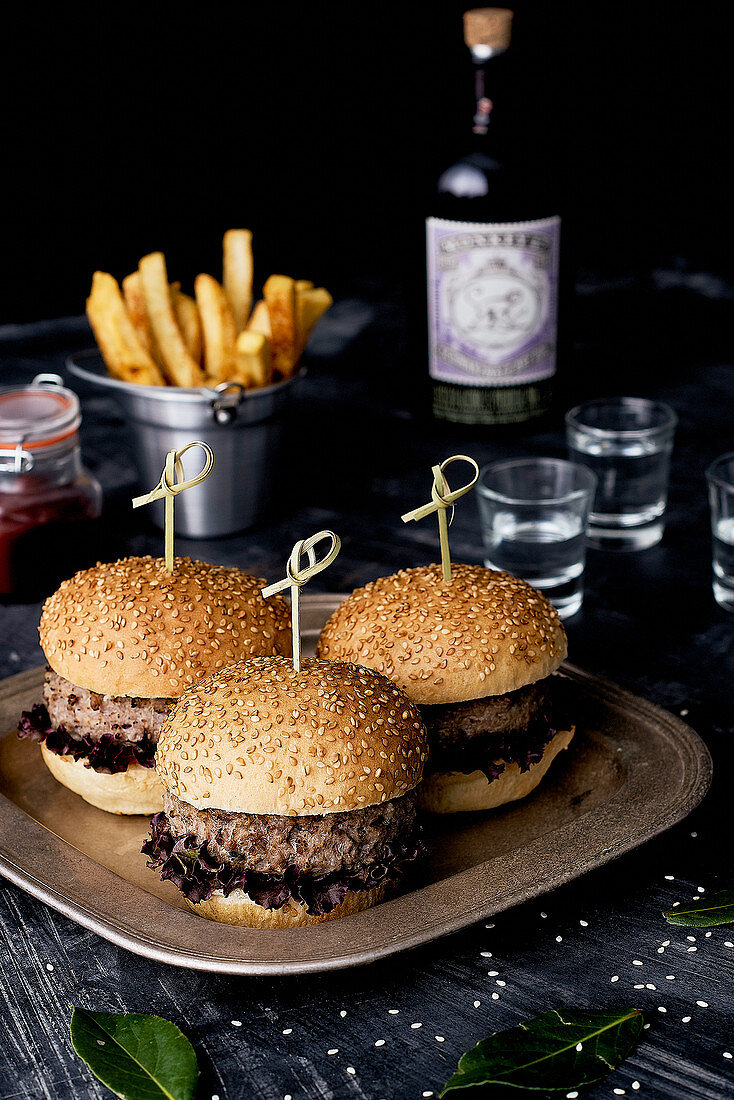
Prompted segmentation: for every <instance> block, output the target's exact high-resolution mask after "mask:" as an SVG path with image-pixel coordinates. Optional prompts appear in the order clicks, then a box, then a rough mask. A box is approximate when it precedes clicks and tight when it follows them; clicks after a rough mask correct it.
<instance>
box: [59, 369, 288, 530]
mask: <svg viewBox="0 0 734 1100" xmlns="http://www.w3.org/2000/svg"><path fill="white" fill-rule="evenodd" d="M66 365H67V367H68V369H69V372H70V373H71V374H73V375H74V376H75V377H76V378H80V379H82V380H83V381H84V382H87V383H89V384H91V385H93V386H96V387H98V388H101V389H105V390H107V391H108V392H109V394H110V396H111V397H114V399H115V401H117V403H118V404H119V405H120V407H121V408H122V410H123V412H124V414H125V417H126V419H127V422H128V425H129V428H130V443H131V447H132V452H133V458H134V461H135V464H136V466H137V469H138V475H139V478H140V485H141V487H142V488H143V489H147V488H152V487H153V486H154V485H155V484H156V483H157V482H158V480H159V479H160V476H161V468H162V463H163V461H164V459H165V457H166V453H167V452H168V451H170V450H173V449H176V450H178V449H180V448H181V447H183V446H184V445H185V444H186V443H188V442H189V440H191V439H203V440H204V441H205V442H206V443H208V444H209V446H210V447H211V448H212V450H213V451H214V455H215V459H216V462H215V466H214V469H213V470H212V473H211V474H210V476H209V477H208V478H207V480H206V481H205V482H203V483H202V484H201V485H197V486H196V487H195V488H193V489H190V490H189V491H188V492H186V493H182V494H181V495H180V496H179V497H178V498H177V500H176V509H175V517H176V534H177V535H181V536H182V537H184V538H193V539H204V538H216V537H218V536H219V535H230V534H232V533H233V532H235V531H242V530H244V529H245V528H247V527H252V526H253V525H254V524H255V523H257V522H258V520H259V519H261V518H262V516H263V515H264V513H265V511H266V508H267V505H268V502H269V498H270V494H271V491H272V484H273V480H272V475H273V471H274V469H275V466H276V462H277V457H278V452H279V448H280V441H281V436H282V434H283V427H284V413H285V410H286V407H287V405H288V403H289V401H290V398H291V396H292V394H293V386H294V383H295V382H297V380H298V378H299V377H300V375H295V376H294V377H293V378H289V379H287V380H286V381H284V382H276V383H275V384H274V385H272V386H263V387H262V389H252V390H246V389H244V387H242V386H240V385H238V384H236V383H229V382H223V383H222V384H221V385H220V386H217V387H216V389H206V388H202V389H195V390H194V389H192V390H186V389H177V388H176V387H175V386H165V387H164V386H136V385H133V384H131V383H129V382H120V381H118V380H117V379H116V378H110V377H109V375H108V374H107V373H106V369H105V366H104V364H103V362H102V359H101V356H100V355H99V354H98V353H97V352H82V353H80V354H77V355H73V356H71V357H70V358H69V359H67V363H66ZM300 373H303V372H300ZM191 461H192V469H191V470H190V471H189V470H188V468H187V471H186V473H187V476H189V475H190V474H191V473H195V472H196V470H194V469H193V465H194V464H195V463H196V461H197V459H196V456H194V457H193V458H192V460H191ZM150 515H151V518H152V519H153V521H154V522H155V523H156V524H157V525H158V526H159V527H163V503H162V502H157V503H155V504H154V505H152V507H151V509H150Z"/></svg>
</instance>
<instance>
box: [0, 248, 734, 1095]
mask: <svg viewBox="0 0 734 1100" xmlns="http://www.w3.org/2000/svg"><path fill="white" fill-rule="evenodd" d="M579 291H580V293H579V298H578V306H579V308H578V310H577V318H576V327H575V335H576V348H575V352H574V358H573V364H572V365H571V361H570V360H568V361H567V362H566V363H564V364H562V370H563V372H564V373H563V375H562V383H561V389H560V392H559V395H558V402H557V410H556V413H555V414H554V416H552V417H551V418H550V420H549V421H548V422H547V423H545V424H542V425H540V426H538V427H531V428H529V429H527V430H525V431H521V432H519V433H518V434H516V435H514V436H513V435H512V434H509V435H507V436H506V437H505V435H503V434H501V433H497V432H493V431H491V430H489V429H486V430H463V429H454V428H451V427H449V426H447V425H441V424H436V423H432V422H431V421H430V419H429V418H427V417H424V416H422V415H421V414H420V413H419V412H417V411H416V410H417V409H418V408H419V402H418V401H417V400H416V382H415V375H414V374H411V372H409V371H408V370H406V368H405V366H404V360H403V357H402V347H401V333H402V326H401V315H400V312H399V311H398V309H397V308H396V307H395V306H394V305H391V304H387V303H385V302H384V301H380V300H378V299H377V298H375V299H370V298H369V297H368V296H366V297H365V298H363V299H360V300H354V301H348V302H342V303H339V304H338V305H337V306H336V307H335V308H334V310H333V311H332V313H331V314H330V315H329V316H328V318H327V319H326V320H325V321H324V322H323V325H322V327H321V328H320V330H319V331H318V332H317V334H316V335H315V337H314V341H313V345H312V348H311V356H310V359H311V362H310V371H309V374H308V376H307V378H306V380H305V381H304V383H303V384H302V389H301V393H300V398H299V402H298V412H299V415H298V418H297V419H296V420H295V421H294V422H293V424H292V425H291V434H290V441H291V446H290V453H291V456H292V457H293V459H294V461H293V462H292V463H291V464H290V467H289V468H287V469H286V470H285V471H282V470H281V471H275V470H274V471H273V484H272V495H273V499H274V501H275V502H276V508H275V511H274V514H273V516H272V517H271V519H270V520H269V521H268V522H267V523H265V524H263V525H261V526H260V527H258V528H257V529H256V530H254V531H251V532H248V533H246V534H243V535H239V536H236V537H232V538H229V539H221V540H217V541H213V542H198V543H192V542H188V543H187V542H184V541H182V540H179V541H178V543H177V548H178V550H179V551H181V552H184V553H190V554H192V555H198V556H200V557H203V558H206V559H209V560H212V561H218V562H223V563H236V564H238V565H241V566H243V567H245V568H247V569H248V570H251V571H253V572H256V573H258V574H260V575H262V576H267V577H272V578H276V577H280V576H281V575H282V570H283V562H284V560H285V557H286V555H287V553H288V552H289V550H290V548H291V546H292V543H293V542H294V540H295V539H296V538H297V537H301V536H304V535H306V534H309V533H311V532H312V531H314V530H317V529H319V528H321V527H324V526H329V527H333V528H334V529H335V530H336V531H338V532H339V534H340V535H341V537H342V539H343V550H342V553H341V555H340V557H339V558H338V560H337V561H336V563H335V564H334V565H333V566H332V568H331V569H330V571H329V572H328V574H323V575H322V576H321V577H319V578H318V579H317V581H318V582H319V583H318V585H317V587H320V588H322V589H327V588H328V589H337V590H340V591H344V592H345V593H346V592H348V591H350V590H351V589H352V588H353V587H354V586H355V585H357V584H359V583H363V582H365V581H367V580H369V579H371V578H373V577H375V576H377V575H379V574H380V573H385V572H390V571H392V570H394V569H396V568H398V567H402V566H409V565H414V564H420V563H425V562H428V561H431V560H435V559H436V557H437V546H436V537H435V532H434V528H433V526H432V525H431V524H430V523H423V524H411V525H410V526H404V525H403V524H402V523H401V522H400V518H399V517H400V514H401V513H402V512H403V511H405V510H406V509H407V508H409V507H411V506H414V505H416V504H418V503H420V502H421V501H423V499H424V497H426V491H427V487H428V485H429V481H430V473H429V468H430V466H431V464H432V463H433V462H434V461H436V460H438V459H441V458H443V457H445V456H447V455H449V454H451V453H454V452H456V451H464V452H468V453H470V454H473V455H474V456H475V457H476V458H477V460H478V461H479V462H484V461H488V460H490V459H493V458H496V457H498V456H502V455H505V454H520V453H527V454H552V455H562V454H563V453H564V445H563V436H562V431H561V424H562V413H563V410H564V408H566V407H568V405H569V404H570V403H572V402H573V401H576V400H577V399H582V398H584V397H586V396H590V395H601V394H608V393H624V392H629V393H633V394H647V395H651V396H656V397H659V398H662V399H664V400H667V401H669V402H670V403H671V404H672V405H673V406H674V407H675V408H676V410H677V412H678V414H679V417H680V426H679V430H678V435H677V440H676V449H675V456H674V462H673V474H672V483H671V491H670V504H669V511H668V520H667V528H666V532H665V537H664V540H663V542H662V543H661V544H660V545H659V546H658V547H655V548H653V549H651V550H647V551H644V552H640V553H632V554H610V553H600V552H593V551H592V552H590V553H589V558H588V563H587V574H586V580H587V589H586V599H585V603H584V606H583V609H582V611H581V612H580V613H579V614H578V615H577V616H575V617H574V618H573V619H571V620H570V621H569V622H568V624H567V627H568V634H569V641H570V653H571V657H572V659H573V660H574V662H575V663H577V664H579V665H581V666H583V667H585V668H587V669H589V670H591V671H593V672H595V673H598V674H600V675H603V676H605V677H608V678H610V679H613V680H616V681H617V682H618V683H620V684H623V685H624V686H626V687H628V688H630V689H632V690H633V691H636V692H638V693H639V694H642V695H644V696H646V697H648V698H650V699H652V700H654V701H655V702H657V703H660V704H662V705H663V706H665V707H668V708H669V709H670V710H672V711H673V712H674V713H676V714H679V715H683V716H685V718H686V720H687V721H688V722H689V723H690V724H691V725H693V727H694V728H695V729H697V730H698V731H699V733H700V734H701V735H702V736H703V738H704V739H705V740H706V742H707V743H708V745H709V747H710V749H711V751H712V754H713V757H714V765H715V778H714V785H713V788H712V790H711V793H710V794H709V796H708V798H707V799H706V800H705V802H704V803H703V805H702V806H701V807H700V808H699V809H698V810H697V811H696V812H695V813H694V814H693V815H692V816H691V817H690V818H688V819H687V820H686V821H684V822H683V823H682V824H680V825H678V826H676V827H675V828H674V829H672V830H670V831H669V832H668V833H667V834H665V835H663V836H661V837H659V838H658V839H656V840H655V841H652V842H650V843H648V844H647V845H645V846H643V847H642V848H640V849H638V850H636V851H635V852H633V853H632V854H630V855H628V856H626V857H624V858H623V859H621V860H619V861H618V862H617V863H615V864H612V865H609V866H606V867H604V868H602V869H601V870H599V871H596V872H594V873H592V874H591V875H589V876H587V877H585V878H583V879H581V880H578V881H576V882H575V883H573V884H571V885H569V886H566V887H564V888H563V889H561V890H558V891H556V892H555V893H552V894H550V895H548V896H546V897H544V898H542V899H541V900H540V901H537V902H532V903H529V904H527V905H525V906H523V907H521V908H519V909H517V910H514V911H512V912H508V913H505V914H504V915H502V916H499V917H497V918H496V919H495V920H494V921H493V922H492V923H489V924H485V923H481V924H479V925H477V926H476V927H474V928H471V929H470V930H468V931H466V932H463V933H460V934H457V935H454V936H452V937H450V938H448V939H445V940H443V941H439V942H438V943H436V944H435V945H433V946H432V947H430V948H424V949H420V950H416V951H413V952H412V953H409V954H406V955H404V956H401V957H398V958H395V959H391V960H390V961H389V962H385V963H380V964H375V965H372V966H369V967H365V968H362V969H356V970H352V971H346V972H341V973H333V974H329V975H326V976H312V977H307V978H300V979H295V980H282V979H281V980H266V979H257V980H254V979H233V978H228V977H222V976H215V975H208V974H203V973H198V972H194V971H187V970H183V969H177V968H173V967H168V966H164V965H160V964H155V963H151V962H148V961H147V960H145V959H143V958H139V957H137V956H135V955H132V954H129V953H127V952H126V951H124V950H122V949H119V948H117V947H115V946H113V945H111V944H110V943H108V942H106V941H105V940H102V939H100V938H98V937H97V936H96V935H94V934H93V933H91V932H87V931H85V930H83V929H81V928H80V927H78V926H77V925H76V924H74V923H72V922H71V921H69V920H67V919H65V918H62V917H61V916H59V915H57V914H56V913H55V912H52V911H51V910H50V909H48V908H46V907H45V906H44V905H43V904H41V903H40V902H37V901H35V900H33V899H32V898H31V897H29V896H28V895H26V894H25V893H24V892H23V891H22V890H20V889H17V888H15V887H14V886H11V885H9V884H7V883H5V882H3V883H2V885H0V963H1V965H2V975H1V977H0V1018H1V1019H2V1042H0V1098H2V1100H10V1098H11V1097H12V1098H18V1100H24V1098H28V1100H30V1098H33V1100H35V1098H37V1097H45V1098H48V1100H67V1098H72V1097H75V1098H76V1097H103V1096H105V1095H109V1093H107V1091H106V1090H105V1089H104V1088H102V1087H101V1086H100V1085H98V1084H97V1083H96V1082H95V1081H94V1079H93V1078H92V1077H91V1075H90V1073H89V1072H88V1071H87V1069H86V1067H85V1066H84V1065H83V1064H82V1063H81V1062H80V1061H79V1060H78V1059H77V1057H76V1056H75V1054H74V1053H73V1051H72V1049H71V1045H70V1042H69V1030H68V1021H69V1014H70V1006H71V1005H82V1006H85V1007H86V1008H89V1009H98V1010H110V1011H122V1010H131V1011H134V1010H137V1011H149V1012H155V1013H159V1014H160V1015H162V1016H166V1017H168V1018H170V1019H172V1020H174V1021H175V1022H176V1023H177V1024H179V1025H180V1027H181V1028H182V1029H183V1030H184V1031H185V1032H186V1034H187V1035H188V1036H189V1037H190V1039H191V1041H192V1042H193V1044H194V1046H195V1048H196V1051H197V1053H198V1056H199V1061H200V1065H201V1068H202V1078H201V1084H200V1090H199V1093H198V1095H199V1096H200V1097H202V1098H205V1100H209V1098H216V1097H219V1098H220V1100H235V1098H240V1097H242V1098H244V1097H247V1098H249V1097H259V1098H263V1100H291V1098H292V1100H305V1098H307V1097H308V1098H323V1100H332V1098H334V1100H342V1098H347V1097H366V1098H368V1100H413V1098H420V1097H432V1096H438V1094H439V1092H440V1089H441V1087H442V1085H443V1084H444V1083H445V1081H446V1080H447V1078H448V1077H449V1075H450V1074H451V1073H452V1071H453V1069H454V1068H455V1066H456V1062H457V1060H458V1057H459V1055H460V1054H461V1053H462V1052H463V1051H465V1050H467V1049H468V1048H469V1047H471V1046H472V1045H474V1044H475V1043H476V1042H477V1041H478V1040H479V1039H481V1038H483V1037H485V1036H487V1035H488V1034H490V1033H491V1032H493V1031H496V1030H498V1029H501V1028H505V1027H509V1026H512V1025H514V1024H516V1023H518V1022H519V1021H521V1020H524V1019H526V1018H528V1017H530V1016H534V1015H536V1014H537V1013H539V1012H542V1011H545V1010H547V1009H548V1008H551V1007H563V1006H565V1007H573V1006H575V1007H585V1008H598V1009H612V1008H615V1007H625V1006H631V1005H632V1006H637V1007H639V1008H641V1009H643V1010H644V1012H645V1018H646V1021H647V1024H646V1027H647V1030H646V1031H645V1032H644V1036H643V1040H642V1042H641V1043H640V1045H639V1047H638V1049H637V1051H636V1052H635V1053H634V1054H633V1055H632V1057H631V1058H630V1059H629V1060H628V1061H627V1062H626V1063H625V1064H624V1065H623V1066H622V1067H621V1068H620V1069H618V1070H617V1071H616V1072H615V1073H613V1074H612V1075H611V1076H610V1077H609V1078H608V1079H607V1080H606V1081H604V1082H603V1083H602V1084H600V1085H598V1086H596V1087H595V1088H592V1089H591V1090H589V1091H588V1092H587V1093H586V1095H589V1096H592V1097H607V1096H610V1097H611V1096H617V1095H628V1096H632V1095H639V1096H641V1097H642V1096H644V1097H654V1098H656V1100H676V1098H681V1100H682V1098H688V1097H706V1098H711V1100H713V1098H716V1100H718V1098H722V1097H732V1096H734V1083H733V1076H734V1075H733V1072H732V1070H733V1065H732V1058H731V1055H732V1054H734V1030H733V1027H732V1025H733V1023H734V1019H733V1011H732V1010H733V1009H734V988H733V981H734V946H733V945H732V943H733V941H734V927H728V928H727V927H720V928H716V929H713V930H711V932H710V934H709V933H708V932H706V933H705V932H704V931H703V930H701V931H694V932H693V933H692V934H690V935H689V934H688V933H689V932H690V930H688V929H676V928H673V927H671V926H669V925H667V924H666V923H665V922H664V921H663V919H662V917H661V910H662V909H663V908H666V907H669V906H670V905H671V904H672V903H673V902H674V901H684V900H687V899H690V898H691V897H692V896H693V895H694V894H696V893H697V892H700V891H701V890H703V891H705V892H707V893H712V892H714V891H716V890H717V889H720V888H722V887H725V886H732V885H733V884H734V870H733V869H732V861H731V851H732V843H731V840H732V838H731V809H730V807H731V786H732V779H731V774H732V773H731V770H730V769H731V766H732V749H731V741H732V736H731V735H732V726H733V724H734V706H733V701H732V677H733V674H734V618H731V617H729V616H727V615H726V614H725V613H724V612H723V611H721V610H720V609H719V608H718V607H717V606H716V604H715V603H714V601H713V597H712V594H711V566H710V533H709V523H708V509H707V503H706V497H705V486H704V479H703V471H704V468H705V466H706V465H707V464H708V462H709V461H710V460H711V459H712V458H714V457H715V456H716V455H717V454H720V453H721V452H723V451H726V450H731V449H734V366H732V358H731V356H732V351H731V349H732V347H733V346H734V344H732V341H731V331H730V330H731V322H730V320H729V313H730V310H731V298H732V296H734V290H732V288H731V287H728V286H726V285H724V284H722V283H721V282H720V281H717V280H716V279H714V278H712V277H710V276H707V275H705V273H696V272H687V271H686V270H685V269H684V268H680V267H678V268H671V269H670V270H661V271H656V272H652V273H648V274H646V275H645V276H644V277H639V278H628V279H625V280H620V281H619V282H617V283H615V282H612V281H608V280H607V281H604V280H601V279H598V278H596V279H590V278H589V279H587V280H586V282H584V283H582V284H581V286H580V287H579ZM88 343H89V337H88V333H87V331H86V328H85V326H84V324H83V322H82V321H80V320H78V319H77V320H71V321H67V322H54V323H48V324H39V325H35V326H31V327H28V328H24V329H12V328H6V329H5V330H0V356H1V359H0V362H1V363H2V366H1V367H0V370H2V376H1V378H0V381H1V382H2V383H6V382H14V381H18V380H26V379H29V378H30V377H32V376H33V374H35V373H36V372H37V371H40V370H57V369H60V368H61V367H62V366H63V361H64V357H65V355H66V353H67V352H68V351H71V350H75V349H78V348H80V347H83V346H88ZM81 393H82V397H83V409H84V417H85V419H84V425H83V445H84V453H85V458H86V461H87V463H88V465H89V466H90V467H91V468H92V469H93V470H94V472H95V473H96V475H97V476H98V477H99V479H100V481H101V482H102V484H103V487H104V490H105V494H106V508H105V514H104V516H103V519H102V521H101V523H102V525H103V526H102V534H103V539H102V542H103V550H104V553H105V554H107V555H108V556H109V557H110V558H112V557H115V556H121V555H123V554H125V553H134V554H139V553H147V552H152V553H160V552H161V537H160V535H159V533H158V532H157V531H156V530H155V529H154V528H153V527H151V526H149V521H148V520H147V519H146V518H145V517H144V516H142V515H140V513H132V512H131V511H130V509H129V498H130V497H131V495H132V491H133V488H134V484H135V475H134V470H133V466H132V462H131V459H130V456H129V454H128V452H127V450H126V441H125V433H124V430H123V424H122V421H121V419H120V416H119V414H118V412H117V409H116V407H115V405H114V403H113V402H112V401H111V400H109V399H108V398H107V397H104V396H100V395H99V394H94V393H89V392H85V391H83V390H82V391H81ZM306 458H307V461H306ZM145 488H148V486H146V487H145ZM426 499H427V497H426ZM452 545H453V553H454V557H455V558H456V559H457V560H466V561H475V562H479V561H481V548H480V539H479V530H478V520H477V514H476V506H475V504H474V503H473V502H472V501H470V500H467V502H465V503H464V504H463V506H462V507H460V508H459V509H458V510H457V516H456V521H455V524H454V527H453V529H452ZM39 608H40V604H35V603H34V604H12V603H6V604H5V605H3V606H0V639H1V642H0V676H3V677H4V676H9V675H12V674H13V673H15V672H19V671H21V670H23V669H25V668H29V667H32V666H34V665H38V664H40V663H41V662H42V655H41V653H40V650H39V649H38V646H37V641H36V626H37V622H38V616H39ZM0 827H2V825H1V823H0ZM488 953H490V954H488ZM635 960H637V962H635ZM640 963H641V964H642V965H639V964H640ZM500 983H504V984H500Z"/></svg>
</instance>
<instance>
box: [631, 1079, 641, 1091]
mask: <svg viewBox="0 0 734 1100" xmlns="http://www.w3.org/2000/svg"><path fill="white" fill-rule="evenodd" d="M639 1087H640V1082H639V1081H633V1082H632V1088H633V1089H634V1090H635V1092H636V1091H637V1089H638V1088H639Z"/></svg>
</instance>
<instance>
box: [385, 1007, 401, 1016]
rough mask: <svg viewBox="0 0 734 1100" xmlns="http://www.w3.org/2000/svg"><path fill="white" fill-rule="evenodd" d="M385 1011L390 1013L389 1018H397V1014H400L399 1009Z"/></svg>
mask: <svg viewBox="0 0 734 1100" xmlns="http://www.w3.org/2000/svg"><path fill="white" fill-rule="evenodd" d="M387 1011H388V1012H389V1013H390V1015H391V1016H397V1014H398V1012H400V1009H399V1008H388V1010H387Z"/></svg>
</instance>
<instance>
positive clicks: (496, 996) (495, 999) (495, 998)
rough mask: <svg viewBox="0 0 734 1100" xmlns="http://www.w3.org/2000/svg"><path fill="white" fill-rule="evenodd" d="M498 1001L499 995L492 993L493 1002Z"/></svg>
mask: <svg viewBox="0 0 734 1100" xmlns="http://www.w3.org/2000/svg"><path fill="white" fill-rule="evenodd" d="M499 999H500V995H499V993H493V994H492V1000H493V1001H498V1000H499Z"/></svg>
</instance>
